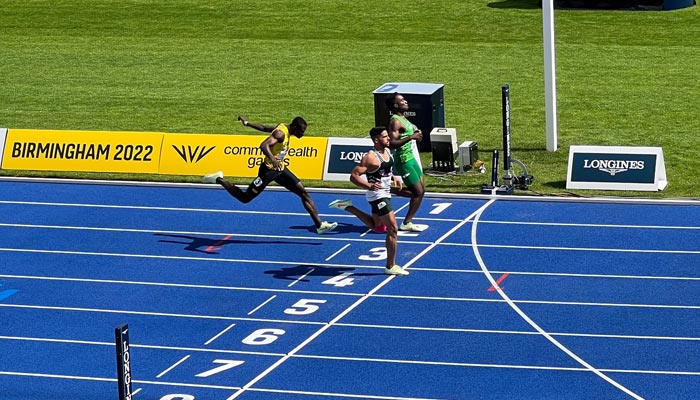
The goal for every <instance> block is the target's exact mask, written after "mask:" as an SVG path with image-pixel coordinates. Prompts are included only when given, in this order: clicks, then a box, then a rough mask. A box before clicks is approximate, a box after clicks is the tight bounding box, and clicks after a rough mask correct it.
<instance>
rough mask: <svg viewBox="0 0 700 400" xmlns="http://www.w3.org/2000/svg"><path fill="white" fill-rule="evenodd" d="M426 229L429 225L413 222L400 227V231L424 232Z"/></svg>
mask: <svg viewBox="0 0 700 400" xmlns="http://www.w3.org/2000/svg"><path fill="white" fill-rule="evenodd" d="M426 229H428V225H421V224H414V223H413V222H409V223H407V224H401V226H399V230H400V231H410V232H423V231H424V230H426Z"/></svg>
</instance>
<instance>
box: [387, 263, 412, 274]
mask: <svg viewBox="0 0 700 400" xmlns="http://www.w3.org/2000/svg"><path fill="white" fill-rule="evenodd" d="M384 273H385V274H387V275H401V276H406V275H408V271H406V270H405V269H403V268H401V266H400V265H393V266H392V267H391V268H384Z"/></svg>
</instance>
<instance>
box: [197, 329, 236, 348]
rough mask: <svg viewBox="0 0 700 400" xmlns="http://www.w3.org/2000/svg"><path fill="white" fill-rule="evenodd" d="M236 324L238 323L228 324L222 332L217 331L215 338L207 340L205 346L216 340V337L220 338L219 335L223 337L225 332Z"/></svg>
mask: <svg viewBox="0 0 700 400" xmlns="http://www.w3.org/2000/svg"><path fill="white" fill-rule="evenodd" d="M234 326H236V324H231V325H229V326H227V327H226V328H225V329H224V330H223V331H221V332H219V333H217V334H216V335H214V337H213V338H211V339H209V340H207V341H206V342H204V345H205V346H209V344H210V343H211V342H213V341H215V340H216V339H218V338H219V337H221V335H223V334H224V333H226V332H228V331H229V330H230V329H231V328H233V327H234Z"/></svg>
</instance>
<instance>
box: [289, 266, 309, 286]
mask: <svg viewBox="0 0 700 400" xmlns="http://www.w3.org/2000/svg"><path fill="white" fill-rule="evenodd" d="M314 271H316V268H313V267H312V268H309V270H308V271H306V273H305V274H304V275H302V276H300V277H298V278H297V279H296V280H295V281H294V282H292V283H290V284H289V285H287V287H292V286H294V285H296V284H297V283H298V282H300V281H301V280H303V279H304V278H306V277H307V276H309V274H310V273H312V272H314Z"/></svg>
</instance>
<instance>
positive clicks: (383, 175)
mask: <svg viewBox="0 0 700 400" xmlns="http://www.w3.org/2000/svg"><path fill="white" fill-rule="evenodd" d="M370 151H371V152H374V155H375V156H376V157H377V159H378V160H379V161H380V162H381V163H380V164H379V168H377V169H376V170H374V171H367V172H366V173H365V175H366V176H367V182H368V183H374V182H381V183H382V187H381V189H379V190H377V191H373V190H368V191H367V192H366V193H365V198H366V199H367V201H375V200H379V199H387V198H391V192H390V189H391V175H392V174H391V168H392V167H393V166H394V157H393V156H392V155H391V152H390V151H385V152H384V156H386V157H387V158H386V159H384V157H382V155H381V154H380V153H379V152H378V151H377V150H375V149H372V150H370Z"/></svg>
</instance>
